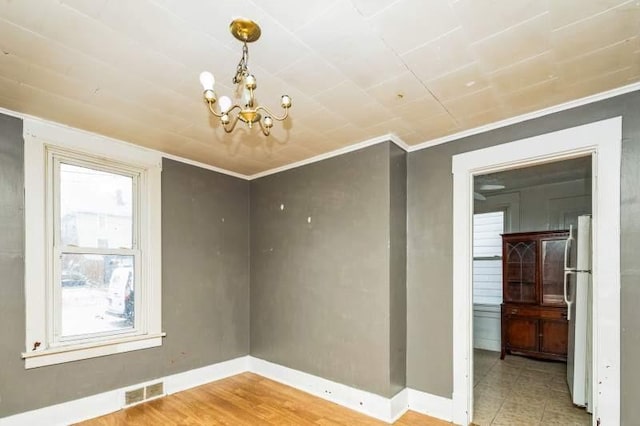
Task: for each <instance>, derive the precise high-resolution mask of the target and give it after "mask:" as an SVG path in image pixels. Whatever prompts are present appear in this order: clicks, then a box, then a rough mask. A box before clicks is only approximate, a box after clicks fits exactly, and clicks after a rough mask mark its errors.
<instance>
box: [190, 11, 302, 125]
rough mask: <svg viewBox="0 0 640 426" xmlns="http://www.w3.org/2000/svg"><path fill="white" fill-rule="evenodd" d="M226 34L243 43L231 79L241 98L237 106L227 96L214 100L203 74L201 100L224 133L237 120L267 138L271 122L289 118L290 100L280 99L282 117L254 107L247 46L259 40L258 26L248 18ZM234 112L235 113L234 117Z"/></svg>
mask: <svg viewBox="0 0 640 426" xmlns="http://www.w3.org/2000/svg"><path fill="white" fill-rule="evenodd" d="M229 31H231V34H233V36H234V37H235V38H237V39H238V40H240V41H241V42H242V58H241V59H240V62H239V63H238V67H237V68H236V75H235V76H234V77H233V80H232V81H233V84H235V85H236V86H237V88H238V89H239V90H238V92H240V93H241V96H240V98H241V99H240V100H239V101H236V103H233V102H232V101H231V99H230V98H229V97H228V96H221V97H220V98H219V99H217V97H216V93H215V91H214V90H213V85H214V84H215V78H214V77H213V74H211V73H210V72H208V71H203V72H202V73H201V74H200V83H202V87H203V88H204V93H203V96H204V100H205V102H207V105H208V106H209V111H211V114H213V115H215V116H216V117H218V118H219V119H220V123H222V127H223V128H224V131H225V132H227V133H231V132H232V131H233V129H234V128H235V127H236V124H237V123H238V120H240V121H243V122H245V123H246V124H247V125H248V126H249V128H250V129H251V128H252V127H253V124H254V123H258V124H259V125H260V129H261V130H262V133H263V134H264V135H265V136H269V133H271V128H272V127H273V120H274V119H275V120H278V121H283V120H284V119H286V118H287V116H288V115H289V108H290V107H291V98H290V97H289V96H287V95H282V97H281V98H280V106H281V107H282V108H283V109H284V114H282V115H281V116H277V115H276V114H274V113H272V112H271V111H270V110H269V109H268V108H267V107H264V106H262V105H256V99H255V94H254V92H255V89H256V87H257V84H256V78H255V76H254V75H253V74H251V73H250V72H249V48H248V47H247V43H251V42H254V41H256V40H258V39H259V38H260V33H261V32H260V27H259V26H258V24H256V23H255V22H253V21H251V20H249V19H244V18H238V19H235V20H233V22H231V25H230V26H229ZM216 101H217V102H218V105H219V111H216V109H215V108H214V104H215V103H216ZM236 110H237V112H236V113H235V114H234V111H236Z"/></svg>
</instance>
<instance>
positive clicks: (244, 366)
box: [0, 355, 452, 426]
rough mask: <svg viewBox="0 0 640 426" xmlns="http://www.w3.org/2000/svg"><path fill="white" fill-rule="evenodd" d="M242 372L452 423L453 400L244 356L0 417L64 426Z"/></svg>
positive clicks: (2, 421) (389, 418) (353, 403)
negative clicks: (154, 394) (129, 401)
mask: <svg viewBox="0 0 640 426" xmlns="http://www.w3.org/2000/svg"><path fill="white" fill-rule="evenodd" d="M245 372H252V373H255V374H258V375H260V376H263V377H266V378H268V379H271V380H274V381H277V382H280V383H283V384H285V385H288V386H291V387H293V388H296V389H299V390H301V391H303V392H307V393H309V394H311V395H314V396H317V397H319V398H322V399H325V400H328V401H331V402H334V403H336V404H338V405H341V406H343V407H346V408H350V409H352V410H355V411H358V412H360V413H362V414H366V415H368V416H370V417H374V418H376V419H378V420H382V421H384V422H387V423H393V422H395V421H396V420H398V419H399V418H400V417H402V415H403V414H404V413H406V412H407V410H408V409H411V410H413V411H416V412H419V413H422V414H426V415H429V416H432V417H437V418H439V419H443V420H447V421H451V416H452V401H451V399H447V398H443V397H439V396H435V395H431V394H428V393H425V392H420V391H417V390H413V389H409V388H405V389H403V390H401V391H400V392H398V393H397V394H396V395H395V396H393V397H392V398H385V397H383V396H380V395H376V394H374V393H371V392H367V391H363V390H360V389H356V388H353V387H350V386H346V385H343V384H341V383H336V382H333V381H331V380H327V379H323V378H322V377H318V376H314V375H312V374H308V373H304V372H302V371H298V370H294V369H292V368H288V367H284V366H281V365H278V364H274V363H271V362H268V361H264V360H261V359H259V358H255V357H252V356H248V355H247V356H243V357H239V358H235V359H232V360H229V361H224V362H220V363H217V364H212V365H208V366H206V367H202V368H196V369H194V370H189V371H185V372H182V373H177V374H172V375H170V376H166V377H160V378H157V379H154V380H149V381H147V382H143V383H138V384H135V385H131V386H126V387H123V388H120V389H115V390H112V391H108V392H103V393H100V394H97V395H92V396H88V397H86V398H81V399H76V400H73V401H68V402H64V403H61V404H57V405H52V406H49V407H44V408H40V409H37V410H32V411H27V412H24V413H19V414H15V415H13V416H9V417H3V418H0V425H1V426H24V425H45V424H46V425H68V424H71V423H76V422H80V421H83V420H88V419H92V418H95V417H99V416H103V415H105V414H109V413H113V412H115V411H118V410H120V409H122V408H124V406H125V404H124V401H125V398H124V395H125V392H127V391H130V390H133V389H139V388H141V387H143V386H148V385H151V384H154V383H157V382H163V383H164V390H165V393H166V394H172V393H176V392H180V391H183V390H187V389H190V388H194V387H196V386H200V385H203V384H206V383H211V382H215V381H216V380H221V379H224V378H227V377H231V376H235V375H237V374H241V373H245ZM145 402H146V401H145Z"/></svg>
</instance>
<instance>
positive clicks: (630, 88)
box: [407, 82, 640, 152]
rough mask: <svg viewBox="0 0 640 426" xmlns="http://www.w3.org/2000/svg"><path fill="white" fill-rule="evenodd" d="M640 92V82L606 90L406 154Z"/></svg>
mask: <svg viewBox="0 0 640 426" xmlns="http://www.w3.org/2000/svg"><path fill="white" fill-rule="evenodd" d="M636 90H640V82H637V83H632V84H628V85H626V86H622V87H618V88H616V89H612V90H607V91H606V92H600V93H596V94H595V95H590V96H586V97H584V98H580V99H575V100H573V101H568V102H564V103H562V104H558V105H554V106H550V107H547V108H543V109H540V110H537V111H532V112H528V113H526V114H522V115H518V116H516V117H511V118H506V119H504V120H500V121H496V122H493V123H490V124H485V125H483V126H479V127H474V128H473V129H468V130H463V131H461V132H458V133H454V134H452V135H447V136H443V137H441V138H437V139H431V140H428V141H425V142H421V143H419V144H417V145H410V146H409V149H407V151H408V152H414V151H419V150H421V149H425V148H430V147H432V146H436V145H441V144H443V143H447V142H452V141H455V140H458V139H462V138H466V137H468V136H473V135H477V134H480V133H484V132H488V131H490V130H495V129H499V128H501V127H506V126H510V125H512V124H517V123H522V122H523V121H527V120H532V119H534V118H538V117H543V116H545V115H550V114H554V113H556V112H560V111H565V110H568V109H571V108H576V107H579V106H582V105H587V104H591V103H595V102H598V101H602V100H605V99H609V98H613V97H616V96H619V95H624V94H625V93H631V92H635V91H636Z"/></svg>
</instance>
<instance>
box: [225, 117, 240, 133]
mask: <svg viewBox="0 0 640 426" xmlns="http://www.w3.org/2000/svg"><path fill="white" fill-rule="evenodd" d="M238 118H239V116H238V115H236V116H234V117H233V121H232V122H231V123H229V124H227V125H225V124H222V128H223V129H224V131H225V132H227V133H231V132H233V129H235V127H236V124H238Z"/></svg>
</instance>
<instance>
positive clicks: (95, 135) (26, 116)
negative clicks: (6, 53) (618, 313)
mask: <svg viewBox="0 0 640 426" xmlns="http://www.w3.org/2000/svg"><path fill="white" fill-rule="evenodd" d="M0 113H1V114H5V115H8V116H11V117H16V118H20V119H22V120H33V121H36V122H41V123H43V124H46V125H49V126H53V127H58V128H61V129H66V130H70V131H73V132H75V133H79V134H81V135H86V136H87V138H98V139H102V140H106V141H110V142H114V143H117V144H124V145H128V146H132V147H134V148H136V149H142V150H144V151H147V152H151V153H155V154H159V155H161V156H162V157H164V158H167V159H169V160H174V161H179V162H181V163H185V164H189V165H192V166H196V167H200V168H202V169H207V170H211V171H214V172H218V173H222V174H225V175H229V176H233V177H237V178H240V179H244V180H249V176H247V175H244V174H242V173H236V172H233V171H231V170H227V169H223V168H221V167H216V166H212V165H211V164H206V163H201V162H199V161H195V160H190V159H188V158H184V157H180V156H179V155H174V154H169V153H168V152H164V151H160V150H157V149H153V148H149V147H146V146H143V145H138V144H134V143H131V142H127V141H123V140H122V139H116V138H112V137H109V136H105V135H102V134H100V133H95V132H90V131H88V130H84V129H79V128H77V127H72V126H69V125H67V124H62V123H58V122H55V121H51V120H46V119H44V118H41V117H36V116H35V115H30V114H24V113H22V112H18V111H12V110H10V109H6V108H2V107H0Z"/></svg>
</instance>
